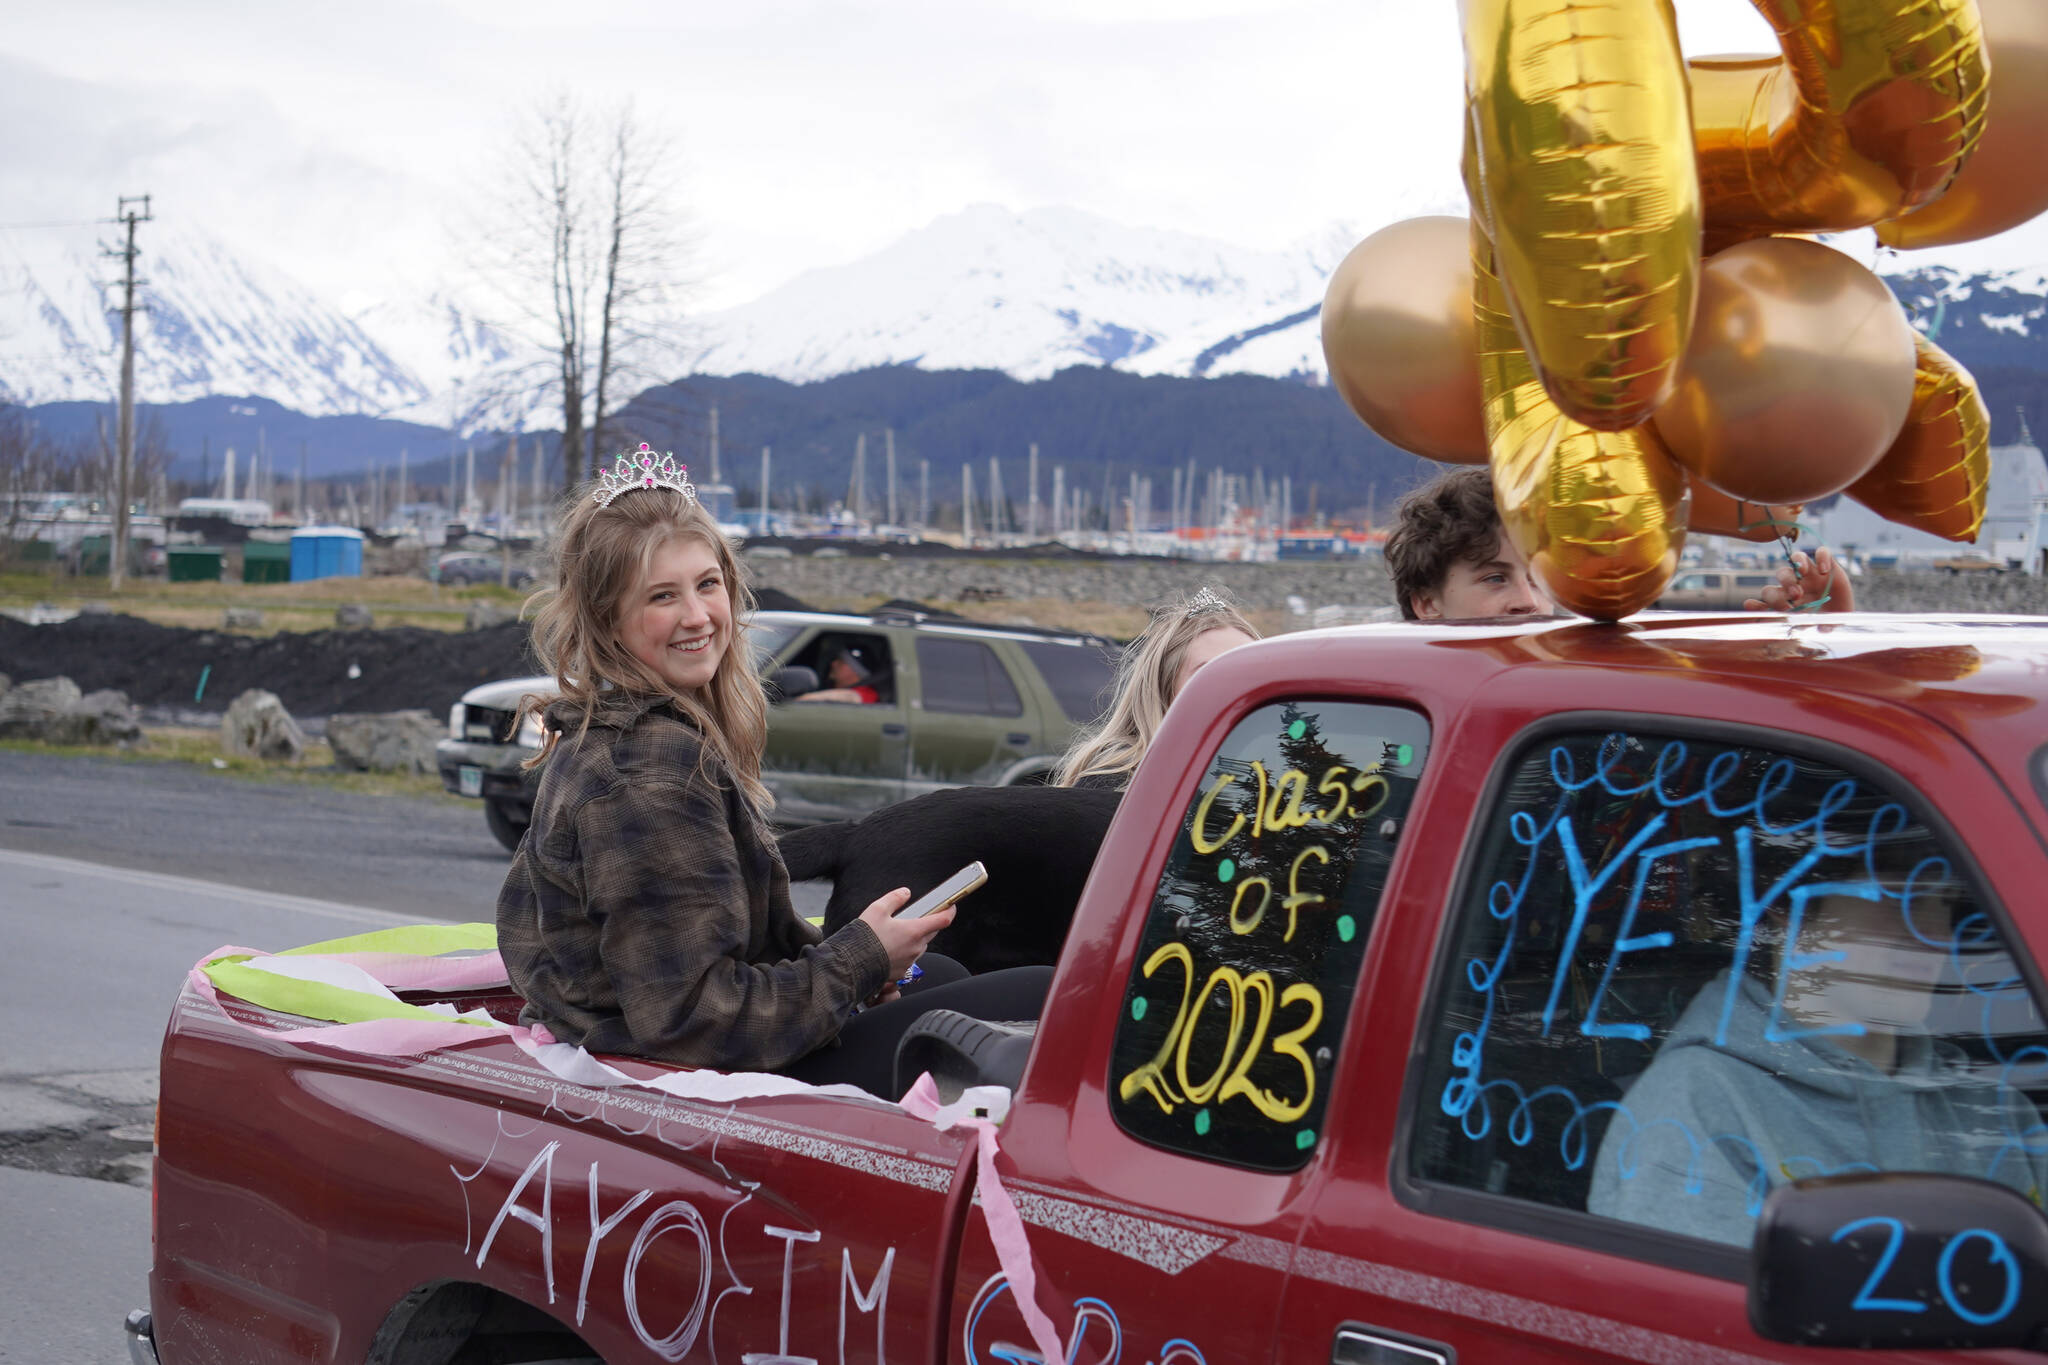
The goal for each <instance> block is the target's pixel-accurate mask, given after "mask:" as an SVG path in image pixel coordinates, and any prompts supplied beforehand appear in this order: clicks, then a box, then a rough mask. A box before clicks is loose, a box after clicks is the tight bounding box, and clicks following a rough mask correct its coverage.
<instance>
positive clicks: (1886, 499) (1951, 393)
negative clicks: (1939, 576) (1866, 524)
mask: <svg viewBox="0 0 2048 1365" xmlns="http://www.w3.org/2000/svg"><path fill="white" fill-rule="evenodd" d="M1918 341H1919V365H1918V368H1917V370H1916V371H1915V373H1914V376H1913V408H1912V412H1911V413H1910V415H1908V416H1907V418H1906V429H1905V430H1904V431H1902V432H1900V433H1899V439H1898V440H1897V441H1895V442H1894V443H1893V444H1892V448H1891V449H1890V450H1888V451H1886V452H1885V454H1884V458H1883V459H1881V460H1879V461H1878V462H1877V467H1876V468H1875V469H1873V470H1871V471H1870V472H1869V473H1868V474H1865V475H1864V476H1863V477H1862V478H1860V479H1858V480H1857V481H1856V482H1855V483H1853V484H1851V485H1849V496H1850V497H1852V498H1854V499H1856V501H1858V502H1860V503H1862V504H1863V505H1864V506H1865V507H1868V508H1869V509H1870V510H1871V511H1873V512H1875V513H1877V514H1878V515H1879V516H1881V517H1884V518H1885V519H1886V520H1888V521H1896V522H1898V523H1900V524H1901V525H1904V526H1911V527H1914V528H1915V529H1917V530H1921V531H1931V532H1933V533H1934V534H1935V535H1938V536H1944V537H1946V538H1947V539H1949V540H1975V539H1976V538H1977V529H1978V528H1979V527H1980V526H1982V525H1983V524H1984V493H1985V489H1986V488H1987V487H1989V485H1990V483H1991V416H1990V414H1989V413H1987V412H1985V410H1984V399H1983V398H1982V397H1981V396H1980V395H1979V394H1978V392H1977V385H1976V383H1975V382H1974V381H1973V380H1972V379H1971V378H1970V372H1969V371H1968V370H1965V369H1964V368H1963V367H1962V366H1960V365H1958V364H1956V362H1955V361H1954V360H1952V359H1950V358H1949V356H1948V355H1947V354H1945V353H1944V352H1943V351H1942V349H1941V348H1940V347H1939V346H1936V345H1935V344H1934V343H1933V342H1931V341H1929V340H1927V339H1926V338H1925V337H1921V338H1919V339H1918Z"/></svg>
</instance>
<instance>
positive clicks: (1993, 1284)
mask: <svg viewBox="0 0 2048 1365" xmlns="http://www.w3.org/2000/svg"><path fill="white" fill-rule="evenodd" d="M2043 657H2048V623H2044V622H2040V621H2022V620H2015V619H2002V618H1978V619H1969V620H1958V619H1956V618H1944V619H1940V620H1932V619H1930V620H1913V619H1910V618H1899V617H1890V616H1884V617H1879V616H1857V615H1854V614H1850V615H1841V616H1830V617H1825V618H1806V617H1796V616H1795V617H1791V618H1770V617H1756V616H1747V617H1742V618H1728V619H1721V618H1711V617H1709V618H1676V617H1659V618H1652V619H1649V620H1645V621H1640V622H1627V623H1622V624H1620V625H1600V624H1593V623H1586V622H1578V621H1557V620H1544V621H1527V620H1523V621H1519V622H1514V623H1479V624H1461V625H1441V626H1438V625H1430V626H1424V625H1417V624H1404V625H1390V626H1381V627H1371V626H1368V627H1356V628H1348V629H1342V630H1331V631H1317V632H1307V633H1303V634H1298V635H1291V636H1285V637H1281V638H1279V639H1276V640H1271V641H1266V642H1261V643H1258V644H1253V645H1248V646H1245V647H1243V648H1240V649H1237V650H1234V651H1232V652H1230V653H1229V654H1226V655H1224V656H1222V657H1221V658H1219V659H1217V660H1215V661H1214V662H1212V663H1211V664H1209V665H1208V666H1207V667H1205V668H1204V669H1202V670H1201V672H1200V673H1198V674H1197V675H1196V677H1195V678H1194V680H1193V681H1192V682H1191V683H1190V685H1189V686H1188V687H1187V688H1186V690H1185V691H1184V692H1183V693H1182V695H1181V696H1180V697H1179V698H1178V699H1177V700H1176V701H1175V703H1174V706H1173V708H1172V710H1171V712H1170V713H1169V715H1168V717H1167V720H1166V722H1165V725H1164V727H1163V728H1162V730H1161V731H1160V733H1159V735H1158V737H1157V740H1156V741H1155V743H1154V746H1153V748H1152V750H1151V752H1150V754H1149V755H1148V756H1147V758H1146V759H1145V761H1144V763H1143V764H1142V765H1141V767H1140V768H1139V770H1138V773H1137V775H1136V778H1135V780H1134V781H1133V783H1132V785H1131V786H1130V788H1129V790H1128V792H1127V793H1126V795H1125V798H1124V801H1123V804H1122V806H1121V808H1120V810H1119V813H1118V815H1117V817H1116V819H1115V822H1114V824H1113V825H1112V827H1111V829H1110V831H1109V833H1108V836H1107V838H1106V839H1105V841H1104V843H1103V845H1102V848H1101V852H1100V854H1099V856H1097V858H1096V859H1095V862H1094V866H1093V870H1092V872H1091V874H1090V876H1089V879H1088V883H1087V887H1086V890H1085V892H1084V893H1083V896H1082V898H1081V901H1080V904H1079V906H1078V908H1077V909H1076V912H1075V916H1074V920H1073V924H1072V926H1071V929H1070V931H1069V933H1068V936H1067V939H1066V944H1065V949H1064V952H1063V955H1062V957H1061V959H1060V963H1059V966H1058V969H1057V973H1056V976H1055V980H1054V983H1053V986H1052V989H1051V992H1050V994H1049V995H1048V997H1047V1002H1046V1007H1045V1010H1044V1013H1043V1016H1042V1017H1041V1018H1040V1019H1039V1020H1037V1021H1035V1023H1034V1024H1032V1025H1031V1026H1029V1027H1028V1028H1025V1029H1022V1030H1015V1031H1013V1032H1014V1034H1015V1036H1020V1037H1022V1036H1028V1037H1029V1038H1030V1041H1029V1043H1028V1044H1027V1045H1026V1046H1024V1047H1022V1048H991V1049H979V1050H978V1049H975V1048H973V1047H956V1048H954V1049H952V1050H950V1051H949V1050H948V1048H947V1047H946V1046H945V1040H944V1039H938V1040H933V1039H932V1038H931V1037H929V1036H928V1033H927V1034H919V1033H916V1032H915V1031H914V1034H913V1038H920V1037H921V1038H922V1039H923V1041H922V1042H921V1043H920V1044H919V1047H920V1048H921V1049H922V1050H921V1051H917V1052H914V1053H912V1052H908V1051H907V1052H906V1054H904V1055H900V1057H899V1061H905V1062H908V1063H910V1064H911V1065H912V1066H915V1067H917V1068H919V1069H922V1068H923V1067H925V1066H927V1065H929V1066H931V1067H933V1068H934V1069H935V1071H936V1073H939V1074H941V1075H942V1077H943V1079H945V1080H947V1081H948V1082H949V1089H950V1088H960V1087H967V1086H971V1085H975V1084H982V1085H996V1086H1002V1087H1005V1088H1006V1089H1007V1090H1008V1092H1009V1099H1008V1103H1007V1113H1006V1116H1005V1117H1003V1120H1002V1123H1001V1128H1000V1147H1001V1152H1000V1155H999V1156H998V1157H997V1158H996V1159H995V1161H994V1165H993V1167H992V1168H990V1170H991V1172H992V1174H993V1177H994V1178H995V1180H996V1181H997V1182H998V1183H999V1184H1000V1186H1001V1187H1002V1193H1003V1194H1004V1195H1006V1196H1007V1197H1008V1199H1009V1200H1010V1201H1011V1202H1012V1203H1013V1204H1014V1206H1015V1208H1016V1210H1017V1213H1018V1215H1019V1216H1020V1218H1021V1221H1022V1224H1023V1227H1024V1230H1025V1233H1026V1234H1027V1236H1028V1242H1029V1246H1028V1257H1029V1260H1028V1264H1029V1265H1030V1267H1031V1268H1032V1270H1033V1272H1034V1275H1033V1277H1032V1282H1031V1283H1029V1284H1027V1285H1020V1284H1019V1283H1018V1277H1017V1276H1016V1275H1015V1274H1014V1273H1013V1272H1014V1271H1015V1268H1016V1264H1017V1262H1016V1260H1015V1257H1014V1255H1012V1256H1010V1257H1009V1258H1007V1259H1006V1257H1005V1256H1004V1255H1003V1254H1002V1252H1001V1251H1000V1250H999V1248H998V1244H997V1242H996V1241H995V1240H994V1238H993V1236H992V1234H991V1233H990V1231H989V1230H988V1227H987V1226H985V1224H984V1221H983V1217H982V1216H979V1215H977V1214H976V1208H977V1206H980V1207H982V1208H986V1207H987V1205H988V1204H989V1202H990V1200H991V1198H992V1197H993V1195H994V1193H995V1192H994V1191H992V1190H990V1189H988V1188H985V1187H984V1186H983V1183H982V1182H983V1176H982V1174H981V1170H982V1168H981V1166H980V1165H979V1163H978V1161H977V1152H976V1147H975V1142H974V1139H973V1137H972V1135H971V1134H970V1133H968V1132H966V1131H964V1130H962V1129H960V1128H954V1129H950V1130H945V1131H942V1130H940V1129H939V1128H938V1127H936V1126H935V1125H934V1124H932V1123H930V1122H927V1121H926V1120H925V1119H924V1118H921V1117H919V1116H917V1115H916V1114H914V1113H913V1112H911V1111H910V1110H908V1109H906V1108H904V1107H901V1106H898V1105H893V1104H889V1103H886V1102H883V1101H880V1100H872V1099H862V1098H857V1097H850V1096H839V1095H825V1094H816V1093H813V1094H795V1095H787V1096H779V1097H765V1098H746V1099H736V1100H731V1101H720V1100H716V1099H707V1098H684V1097H678V1096H676V1095H673V1094H668V1093H652V1092H646V1091H642V1090H639V1089H635V1088H634V1087H631V1086H611V1087H607V1086H600V1085H595V1084H577V1083H572V1082H570V1081H566V1080H564V1079H563V1078H562V1077H560V1076H557V1075H553V1074H550V1073H548V1072H546V1071H544V1070H542V1069H541V1068H539V1067H537V1066H535V1065H534V1063H533V1062H532V1060H531V1059H530V1058H529V1057H528V1056H526V1055H525V1054H523V1053H522V1052H521V1051H520V1050H519V1049H517V1048H515V1047H513V1046H512V1045H510V1044H508V1043H505V1042H502V1041H490V1042H484V1043H480V1044H478V1045H476V1046H472V1047H466V1048H462V1049H458V1050H448V1051H442V1052H434V1053H429V1054H426V1055H422V1056H419V1057H413V1058H384V1059H366V1058H362V1057H351V1056H348V1055H346V1054H341V1053H336V1052H332V1051H329V1050H324V1049H321V1048H317V1047H304V1046H298V1045H295V1044H294V1043H293V1042H292V1041H291V1031H292V1027H293V1023H294V1021H292V1020H289V1019H286V1018H281V1017H278V1016H276V1015H275V1013H274V1012H272V1011H266V1010H264V1009H261V1008H258V1007H255V1006H252V1005H248V1004H246V1003H244V1002H239V1001H236V1000H234V999H232V998H230V997H223V998H222V999H221V1000H220V1001H219V1002H218V1003H217V1004H216V1003H210V1002H206V1001H203V1000H200V999H197V998H195V997H194V996H193V995H192V994H191V993H189V992H188V994H187V995H186V996H185V998H183V999H182V1000H181V1001H180V1003H179V1006H178V1010H177V1014H176V1016H175V1017H174V1019H173V1021H172V1026H171V1029H170V1032H169V1034H168V1036H167V1038H166V1043H165V1051H164V1070H163V1101H162V1109H161V1117H160V1124H161V1143H160V1147H159V1154H158V1167H157V1175H156V1190H157V1201H158V1206H157V1256H156V1267H155V1270H154V1272H153V1274H152V1277H151V1296H152V1309H153V1317H152V1319H151V1322H150V1324H149V1326H148V1328H147V1337H148V1341H149V1343H150V1347H151V1349H152V1350H153V1351H156V1352H158V1353H160V1358H161V1360H162V1361H163V1362H165V1365H184V1362H187V1361H200V1360H212V1359H217V1358H229V1359H241V1360H265V1361H270V1360H276V1361H285V1360H290V1361H315V1360H317V1361H334V1360H348V1361H358V1360H372V1361H378V1362H412V1361H426V1360H435V1361H446V1360H449V1359H467V1358H476V1359H485V1358H488V1359H492V1360H501V1361H512V1360H534V1361H538V1360H554V1359H565V1358H574V1359H585V1360H587V1359H602V1360H606V1361H614V1362H619V1361H638V1360H649V1361H652V1360H693V1361H694V1360H706V1361H710V1360H721V1359H722V1360H753V1361H763V1362H767V1361H777V1362H783V1361H798V1360H807V1361H823V1360H847V1361H883V1360H894V1361H911V1362H927V1363H934V1362H939V1361H955V1362H994V1361H1013V1362H1021V1361H1027V1360H1034V1361H1041V1362H1045V1361H1047V1360H1048V1357H1049V1355H1050V1354H1051V1353H1049V1352H1047V1351H1045V1350H1044V1349H1041V1347H1040V1346H1039V1345H1038V1344H1037V1340H1038V1339H1037V1338H1035V1337H1034V1335H1033V1334H1032V1331H1031V1328H1030V1325H1029V1323H1028V1321H1027V1319H1026V1317H1025V1316H1024V1313H1023V1311H1022V1308H1023V1305H1022V1304H1020V1301H1019V1299H1020V1295H1025V1294H1029V1295H1030V1296H1031V1298H1032V1302H1033V1303H1035V1305H1036V1306H1037V1307H1038V1308H1039V1309H1040V1310H1042V1311H1043V1312H1044V1313H1045V1314H1046V1315H1047V1317H1049V1318H1050V1320H1051V1322H1052V1323H1053V1324H1054V1326H1055V1327H1056V1329H1057V1333H1058V1336H1059V1340H1060V1343H1061V1344H1062V1348H1063V1350H1062V1354H1063V1358H1064V1359H1065V1360H1067V1361H1085V1362H1111V1361H1119V1360H1123V1359H1130V1360H1133V1361H1140V1360H1142V1361H1146V1362H1150V1363H1151V1365H1208V1363H1210V1362H1213V1363H1215V1365H1222V1363H1223V1362H1256V1361H1273V1362H1279V1361H1289V1362H1293V1361H1309V1360H1318V1361H1320V1360H1324V1359H1328V1360H1331V1361H1336V1362H1374V1363H1375V1365H1377V1363H1378V1362H1390V1361H1398V1362H1432V1361H1434V1362H1452V1361H1465V1362H1472V1361H1485V1360H1521V1361H1553V1360H1554V1361H1560V1362H1561V1361H1567V1360H1569V1361H1615V1362H1619V1361H1634V1360H1666V1361H1695V1360H1714V1361H1723V1360H1725V1361H1734V1360H1767V1361H1812V1360H1821V1359H1825V1358H1827V1355H1826V1353H1825V1352H1824V1351H1822V1350H1819V1349H1817V1348H1819V1347H1822V1346H1829V1345H1837V1346H1839V1345H1860V1346H1868V1347H1900V1348H1914V1349H1916V1350H1919V1351H1921V1352H1923V1353H1924V1354H1920V1355H1916V1356H1915V1357H1914V1358H1915V1359H1945V1358H1950V1357H1948V1356H1945V1355H1943V1354H1942V1352H1943V1351H1944V1350H1946V1349H1948V1348H1963V1347H2000V1348H2017V1347H2030V1348H2032V1349H2039V1348H2040V1347H2041V1345H2042V1344H2043V1343H2044V1342H2048V1337H2044V1335H2043V1332H2044V1330H2048V1307H2044V1305H2048V1292H2044V1291H2048V1220H2044V1218H2043V1215H2042V1214H2041V1211H2040V1208H2039V1204H2040V1200H2041V1195H2042V1186H2043V1179H2042V1175H2041V1173H2042V1172H2043V1171H2044V1170H2048V1127H2044V1123H2043V1118H2042V1110H2041V1105H2042V1104H2043V1102H2044V1101H2048V1026H2044V1024H2043V1020H2042V1012H2041V1003H2042V1001H2043V1000H2044V999H2048V996H2044V995H2043V981H2042V977H2041V974H2040V971H2039V967H2038V964H2039V962H2040V960H2041V953H2042V951H2043V949H2044V947H2048V942H2044V936H2048V923H2044V922H2043V920H2042V918H2041V916H2040V913H2039V909H2038V907H2039V901H2038V900H2037V897H2038V895H2039V887H2040V886H2041V884H2042V882H2043V880H2044V875H2048V854H2044V839H2043V836H2044V831H2048V808H2044V805H2043V800H2044V797H2043V792H2044V789H2048V760H2044V758H2043V727H2042V723H2041V722H2042V718H2043V706H2044V703H2048V674H2044V672H2043V671H2042V669H2041V668H2040V663H2039V661H2040V660H2041V659H2042V658H2043ZM1046 856H1047V857H1048V858H1056V857H1059V856H1062V851H1061V850H1059V849H1047V850H1046ZM970 904H971V903H970ZM963 914H964V915H966V914H971V909H964V910H963ZM1844 925H1849V926H1862V927H1860V928H1858V927H1852V928H1850V929H1843V928H1842V926H1844ZM1831 926H1832V927H1831ZM1849 968H1853V970H1848V969H1849ZM1831 982H1832V983H1833V984H1832V985H1830V984H1829V983H1831ZM1844 982H1846V983H1847V986H1846V987H1845V986H1844V984H1843V983H1844ZM516 1007H517V1002H516V1001H512V1000H502V999H500V1000H496V1001H493V1002H491V1008H493V1009H494V1010H496V1011H498V1012H500V1013H504V1012H507V1011H515V1010H516ZM971 1022H972V1021H969V1024H968V1025H961V1026H959V1028H958V1029H956V1031H955V1032H954V1034H953V1035H952V1036H953V1038H954V1041H955V1042H959V1041H961V1040H963V1039H965V1040H969V1041H971V1036H972V1030H971V1027H970V1026H971ZM1881 1041H1882V1042H1886V1043H1887V1045H1888V1047H1889V1048H1890V1051H1889V1053H1887V1054H1885V1055H1883V1056H1882V1057H1879V1054H1878V1053H1877V1052H1875V1051H1874V1050H1873V1047H1872V1045H1874V1044H1876V1043H1878V1042H1881ZM906 1048H907V1049H908V1048H909V1044H908V1043H907V1044H906ZM1872 1058H1879V1060H1872ZM602 1060H604V1061H606V1062H609V1063H610V1064H611V1065H612V1066H614V1067H616V1068H618V1069H619V1070H620V1071H622V1072H625V1073H628V1074H629V1075H632V1076H634V1077H639V1078H653V1077H657V1076H659V1075H660V1074H661V1073H663V1072H664V1071H666V1070H667V1069H666V1068H661V1067H658V1066H655V1065H653V1064H650V1063H646V1062H640V1061H633V1060H630V1059H602ZM1880 1061H1881V1062H1882V1064H1880ZM1744 1068H1746V1069H1744ZM908 1069H909V1068H908V1067H900V1068H899V1078H898V1079H899V1081H902V1082H904V1083H905V1084H907V1083H908V1081H909V1080H910V1079H911V1076H910V1075H909V1074H907V1072H908ZM963 1093H964V1092H963ZM228 1096H232V1097H234V1098H233V1102H232V1103H228V1102H227V1101H226V1099H225V1097H228ZM522 1332H523V1333H525V1334H526V1336H525V1337H524V1338H519V1339H521V1340H526V1341H527V1342H528V1347H526V1348H524V1349H528V1350H529V1351H530V1353H529V1354H519V1353H518V1351H519V1350H520V1349H522V1348H521V1347H519V1346H518V1345H517V1344H516V1343H515V1344H512V1345H507V1344H506V1341H505V1340H496V1341H495V1344H492V1345H490V1346H489V1348H488V1349H490V1350H492V1351H495V1352H496V1353H495V1354H490V1355H487V1356H486V1355H475V1356H473V1357H471V1356H460V1355H452V1354H450V1353H449V1352H450V1351H451V1350H462V1349H470V1346H471V1345H474V1344H475V1343H480V1342H482V1341H484V1339H485V1338H486V1337H493V1335H494V1334H495V1336H496V1337H502V1338H506V1340H510V1339H512V1338H516V1337H518V1334H519V1333H522ZM494 1340H495V1338H494ZM451 1343H455V1345H453V1346H451ZM465 1343H467V1344H465ZM475 1349H477V1350H483V1349H486V1348H485V1347H484V1346H481V1345H477V1346H476V1347H475ZM542 1351H549V1352H553V1354H538V1352H542ZM435 1352H440V1354H435ZM1956 1358H1960V1357H1956ZM2000 1358H2005V1357H2000Z"/></svg>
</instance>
